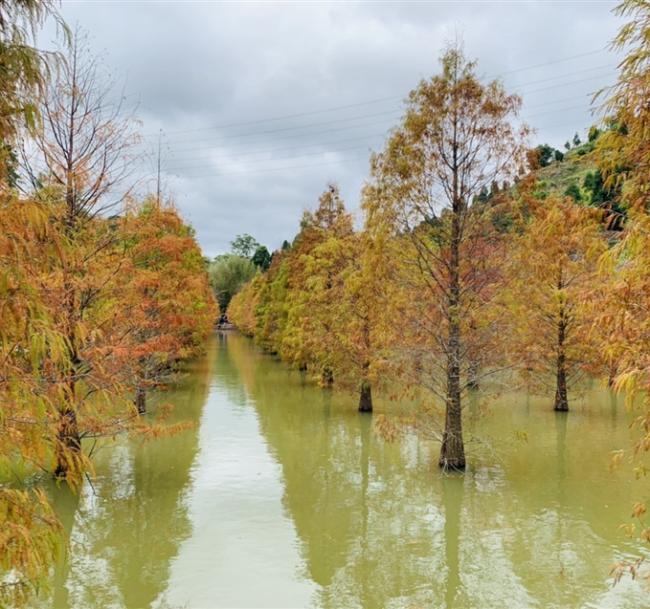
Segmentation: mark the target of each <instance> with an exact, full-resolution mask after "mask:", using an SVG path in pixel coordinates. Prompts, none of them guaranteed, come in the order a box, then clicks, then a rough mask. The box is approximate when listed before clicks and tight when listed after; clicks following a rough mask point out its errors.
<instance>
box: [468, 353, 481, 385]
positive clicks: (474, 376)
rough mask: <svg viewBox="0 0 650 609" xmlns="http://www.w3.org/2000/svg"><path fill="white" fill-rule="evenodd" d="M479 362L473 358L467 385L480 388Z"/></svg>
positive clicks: (469, 367)
mask: <svg viewBox="0 0 650 609" xmlns="http://www.w3.org/2000/svg"><path fill="white" fill-rule="evenodd" d="M478 371H479V367H478V362H477V361H476V360H471V361H470V363H469V366H468V368H467V386H468V387H469V388H470V389H478Z"/></svg>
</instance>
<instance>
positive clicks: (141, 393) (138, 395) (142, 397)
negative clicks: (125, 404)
mask: <svg viewBox="0 0 650 609" xmlns="http://www.w3.org/2000/svg"><path fill="white" fill-rule="evenodd" d="M135 406H136V408H137V409H138V414H146V412H147V390H146V389H145V388H144V387H143V386H142V385H138V387H137V389H136V390H135Z"/></svg>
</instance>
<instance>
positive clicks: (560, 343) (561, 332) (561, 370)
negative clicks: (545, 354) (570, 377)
mask: <svg viewBox="0 0 650 609" xmlns="http://www.w3.org/2000/svg"><path fill="white" fill-rule="evenodd" d="M565 339H566V322H565V316H564V308H562V309H561V310H560V322H559V323H558V327H557V377H556V378H557V380H556V386H555V406H554V410H555V411H556V412H567V411H568V410H569V399H568V397H567V383H566V356H565V354H564V342H565Z"/></svg>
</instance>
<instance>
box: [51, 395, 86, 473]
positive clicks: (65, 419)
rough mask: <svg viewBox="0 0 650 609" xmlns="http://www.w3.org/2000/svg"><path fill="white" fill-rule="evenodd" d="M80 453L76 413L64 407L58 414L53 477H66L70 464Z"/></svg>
mask: <svg viewBox="0 0 650 609" xmlns="http://www.w3.org/2000/svg"><path fill="white" fill-rule="evenodd" d="M80 451H81V437H80V436H79V426H78V424H77V413H76V412H75V411H74V409H72V408H69V407H66V408H65V409H64V410H62V411H61V412H60V418H59V426H58V430H57V446H56V451H55V453H56V468H55V470H54V475H55V477H57V478H66V477H67V475H68V472H69V471H70V463H71V461H74V459H75V457H76V454H77V453H79V452H80Z"/></svg>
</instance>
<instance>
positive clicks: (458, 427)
mask: <svg viewBox="0 0 650 609" xmlns="http://www.w3.org/2000/svg"><path fill="white" fill-rule="evenodd" d="M461 205H462V203H461V202H460V201H458V200H457V201H455V203H454V218H453V220H452V234H451V243H450V259H449V297H448V302H447V316H448V320H449V337H448V343H447V400H446V402H447V403H446V413H445V429H444V431H443V434H442V446H441V448H440V460H439V462H438V465H439V466H440V467H441V468H442V469H444V470H464V469H465V446H464V443H463V424H462V414H461V402H460V354H461V345H460V319H459V305H460V252H459V250H460V219H459V214H460V206H461Z"/></svg>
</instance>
